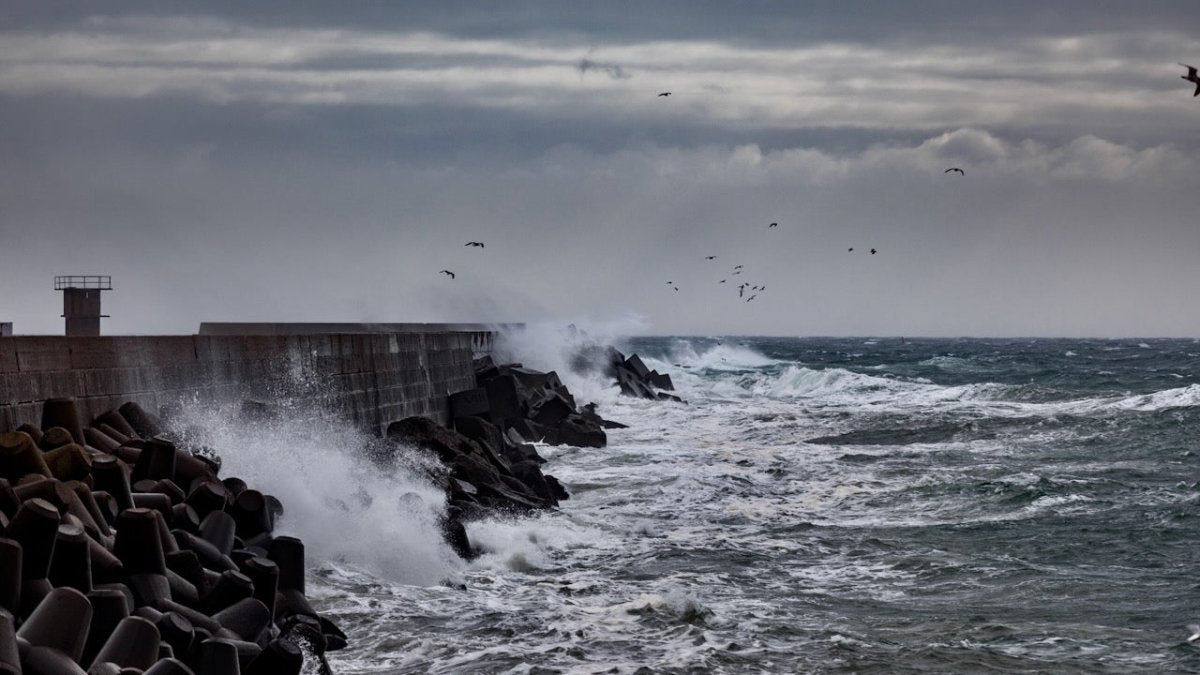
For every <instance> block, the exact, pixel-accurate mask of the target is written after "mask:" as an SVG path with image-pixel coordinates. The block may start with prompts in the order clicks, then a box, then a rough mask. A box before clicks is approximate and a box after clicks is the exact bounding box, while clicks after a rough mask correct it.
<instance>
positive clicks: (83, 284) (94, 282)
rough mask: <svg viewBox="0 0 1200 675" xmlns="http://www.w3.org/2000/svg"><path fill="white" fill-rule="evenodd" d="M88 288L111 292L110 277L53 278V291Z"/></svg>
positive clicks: (72, 276) (96, 275)
mask: <svg viewBox="0 0 1200 675" xmlns="http://www.w3.org/2000/svg"><path fill="white" fill-rule="evenodd" d="M68 288H88V289H95V290H100V291H111V290H112V276H109V275H101V274H72V275H65V276H57V277H54V290H56V291H62V290H65V289H68Z"/></svg>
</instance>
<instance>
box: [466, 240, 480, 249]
mask: <svg viewBox="0 0 1200 675" xmlns="http://www.w3.org/2000/svg"><path fill="white" fill-rule="evenodd" d="M463 246H478V247H479V248H483V242H482V241H468V242H467V243H465V244H463Z"/></svg>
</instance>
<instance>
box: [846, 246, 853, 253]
mask: <svg viewBox="0 0 1200 675" xmlns="http://www.w3.org/2000/svg"><path fill="white" fill-rule="evenodd" d="M846 251H847V252H848V253H853V252H854V247H853V246H851V247H850V248H848V249H846Z"/></svg>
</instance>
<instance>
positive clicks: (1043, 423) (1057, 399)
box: [210, 334, 1200, 674]
mask: <svg viewBox="0 0 1200 675" xmlns="http://www.w3.org/2000/svg"><path fill="white" fill-rule="evenodd" d="M526 337H527V338H528V336H526ZM559 337H561V339H556V338H554V337H551V338H544V339H532V338H528V339H526V340H525V341H524V343H522V341H521V340H519V339H518V340H511V341H510V344H509V345H508V347H506V349H507V350H508V352H509V353H507V354H505V356H508V357H511V358H513V359H519V360H521V361H522V362H523V363H524V364H525V365H527V366H529V367H533V368H540V369H545V370H548V369H551V368H554V369H556V370H557V371H558V372H559V374H560V376H562V378H563V380H564V381H565V382H566V383H567V384H568V386H570V387H571V388H572V390H573V391H574V392H575V395H576V397H577V398H578V399H580V400H581V401H583V400H594V401H597V402H598V403H599V406H600V410H599V411H600V413H601V414H602V415H604V416H605V417H607V418H609V419H613V420H616V421H619V422H622V423H624V424H627V425H629V428H627V429H615V430H611V431H609V432H608V446H607V447H605V448H601V449H594V448H573V447H551V446H541V447H539V452H540V453H541V454H542V455H543V456H544V457H545V458H546V459H547V460H548V461H547V463H546V465H545V466H544V470H545V471H546V472H547V473H550V474H553V475H554V476H556V477H558V478H559V479H560V480H561V481H562V482H563V483H564V485H565V486H566V487H567V489H568V490H569V492H570V493H571V498H570V500H569V501H566V502H563V504H562V505H561V507H560V508H559V509H557V510H555V511H551V512H546V513H542V514H540V515H537V516H533V517H523V518H509V517H497V518H493V519H489V520H484V521H479V522H472V523H469V524H468V526H467V530H468V535H469V537H470V539H471V541H472V542H473V543H474V545H475V546H476V547H478V548H479V550H480V551H481V555H480V557H479V558H478V559H476V560H474V561H472V562H463V561H461V560H458V559H456V558H455V557H454V556H453V554H451V553H450V552H449V550H448V549H447V548H446V546H445V545H444V544H442V543H441V540H440V538H439V537H438V535H437V529H436V522H437V515H438V514H439V513H440V512H441V511H442V510H444V508H445V505H444V503H443V502H442V501H441V500H442V497H441V495H440V493H439V492H438V491H437V490H436V488H434V487H433V486H432V484H431V483H430V482H429V481H428V479H427V478H425V477H424V476H426V475H427V474H428V471H429V470H430V466H429V464H428V461H429V460H428V459H427V458H423V457H421V456H419V455H418V454H415V453H412V454H407V455H404V456H402V457H401V458H400V460H399V461H398V462H397V464H396V465H395V466H393V467H390V468H387V469H381V468H380V467H379V466H378V465H377V464H372V463H371V462H369V461H364V460H363V459H362V457H361V455H362V453H361V447H360V446H361V443H366V442H369V441H366V440H363V439H356V438H355V437H354V434H353V432H352V431H350V430H348V429H346V428H345V427H344V426H342V425H340V424H339V423H338V422H336V421H333V420H320V419H318V418H315V417H312V416H304V415H297V416H296V418H295V419H292V420H290V421H289V422H288V423H287V424H281V425H274V426H271V427H270V428H262V427H261V426H256V427H254V428H250V427H247V426H239V425H237V424H234V423H227V424H226V426H225V427H223V428H222V429H221V433H219V434H218V438H216V439H215V440H214V444H215V445H217V446H218V449H219V450H221V451H222V453H223V457H224V458H225V461H226V465H227V466H228V467H231V468H232V470H233V473H234V474H236V475H240V476H243V477H245V478H247V480H248V482H250V483H251V484H254V485H259V484H261V485H263V486H264V488H265V491H270V492H273V493H275V494H277V495H278V496H280V498H281V499H282V501H283V503H284V507H285V509H286V511H285V514H284V516H283V518H282V520H281V522H280V524H279V529H280V530H281V531H283V532H286V533H290V534H297V535H298V536H301V537H302V538H303V539H304V540H305V542H306V545H307V552H308V566H309V578H308V593H309V596H310V597H311V598H312V599H313V602H314V604H315V605H316V607H317V608H318V609H319V610H320V611H321V612H323V613H325V614H326V615H328V616H329V617H330V618H332V619H333V620H334V621H335V622H336V623H337V624H339V625H340V626H341V627H342V629H343V630H344V631H345V632H346V633H347V635H348V636H349V639H350V645H349V647H348V648H347V649H345V650H342V651H338V652H331V653H329V655H328V659H329V663H330V665H331V667H332V669H333V671H334V672H336V673H339V674H350V673H531V674H532V673H538V674H542V673H1174V672H1178V673H1192V672H1200V645H1197V644H1192V643H1189V642H1188V640H1187V638H1188V637H1189V636H1190V635H1191V632H1190V631H1189V629H1188V628H1187V626H1188V624H1191V623H1200V579H1198V578H1197V571H1198V570H1200V482H1198V481H1200V437H1198V432H1200V342H1198V341H1196V340H1190V339H1189V340H1180V339H1169V340H1168V339H1111V340H1101V339H1094V340H1082V339H1069V340H1067V339H1033V338H1028V339H905V338H895V337H891V338H884V337H880V338H749V337H655V338H632V339H617V340H615V342H616V344H617V346H618V347H619V348H620V349H622V350H623V351H624V352H625V353H626V354H632V353H636V354H638V355H640V356H641V357H642V358H643V359H644V360H645V362H646V363H647V365H649V366H650V367H651V368H656V369H658V370H660V371H662V372H666V373H669V374H670V375H671V377H672V378H673V380H674V382H675V386H676V389H677V391H676V392H675V393H676V394H678V395H679V396H680V397H682V398H683V399H685V401H686V402H685V403H677V402H670V401H668V402H662V401H647V400H639V399H632V398H627V397H622V396H620V395H619V394H618V392H617V390H616V387H615V386H614V385H612V383H610V382H608V381H606V379H605V378H603V377H602V376H600V375H599V374H597V373H578V372H575V371H573V370H571V351H572V349H574V348H575V347H576V346H577V345H575V344H573V343H572V339H569V338H568V337H567V336H566V334H563V335H562V336H559ZM210 423H215V422H213V421H211V420H210ZM308 672H317V671H316V670H315V669H313V668H312V667H310V668H309V670H308Z"/></svg>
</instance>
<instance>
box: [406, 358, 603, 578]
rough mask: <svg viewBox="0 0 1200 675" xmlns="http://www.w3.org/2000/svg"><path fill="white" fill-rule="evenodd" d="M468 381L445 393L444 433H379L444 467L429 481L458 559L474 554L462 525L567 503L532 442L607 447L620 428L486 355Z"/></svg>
mask: <svg viewBox="0 0 1200 675" xmlns="http://www.w3.org/2000/svg"><path fill="white" fill-rule="evenodd" d="M475 377H476V385H477V386H476V387H475V388H473V389H467V390H464V391H459V392H455V393H453V394H450V396H449V407H450V414H451V419H452V423H451V426H450V427H444V426H441V425H439V424H437V423H436V422H434V421H433V420H430V419H428V418H425V417H409V418H407V419H404V420H401V421H399V422H393V423H392V424H390V425H389V426H388V428H387V433H386V437H387V439H388V440H389V441H392V442H394V443H397V444H400V445H403V446H408V447H414V448H417V449H419V450H422V451H424V452H427V453H430V454H432V455H434V456H435V457H436V458H437V459H438V460H439V461H440V462H441V464H442V465H443V466H444V467H445V468H446V473H444V474H441V475H437V476H432V478H433V480H434V481H435V482H438V483H439V485H440V486H441V487H442V488H443V489H444V490H445V491H446V497H447V503H448V504H449V509H448V513H447V517H446V519H445V521H444V523H443V530H444V533H445V535H446V539H447V541H448V542H449V543H450V545H451V546H452V547H453V548H454V550H455V551H456V552H458V554H459V555H460V556H462V557H464V558H471V557H473V555H474V551H473V550H472V548H471V545H470V542H469V541H468V540H467V536H466V531H465V528H464V526H463V522H464V521H470V520H472V519H476V518H481V517H486V516H489V515H493V514H496V513H511V514H524V513H529V512H533V511H537V510H540V509H548V508H554V507H556V506H558V504H559V502H561V501H563V500H566V499H568V498H569V494H568V493H567V490H566V488H564V487H563V485H562V483H560V482H559V481H558V479H556V478H555V477H554V476H552V475H550V474H546V473H543V471H542V465H543V464H545V462H546V460H545V459H543V458H542V457H541V455H539V454H538V451H537V447H536V446H535V445H534V442H540V443H546V444H549V445H573V446H577V447H596V448H598V447H603V446H604V445H605V444H606V443H607V440H608V439H607V436H606V435H605V433H604V430H605V428H618V427H623V426H624V425H622V424H619V423H616V422H611V421H609V420H605V419H603V418H602V417H600V415H599V414H597V413H596V406H595V404H588V405H585V406H583V407H582V408H580V407H578V406H577V404H576V402H575V397H574V396H573V395H572V394H571V392H570V391H569V390H568V389H567V387H566V386H565V385H564V384H563V383H562V380H561V379H559V377H558V375H557V373H555V372H553V371H550V372H541V371H538V370H533V369H531V368H526V367H524V366H523V365H521V364H519V363H510V364H503V365H498V364H496V363H495V361H494V360H493V359H492V358H491V357H490V356H485V357H482V358H480V359H477V360H476V361H475ZM384 459H386V457H385V458H384Z"/></svg>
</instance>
